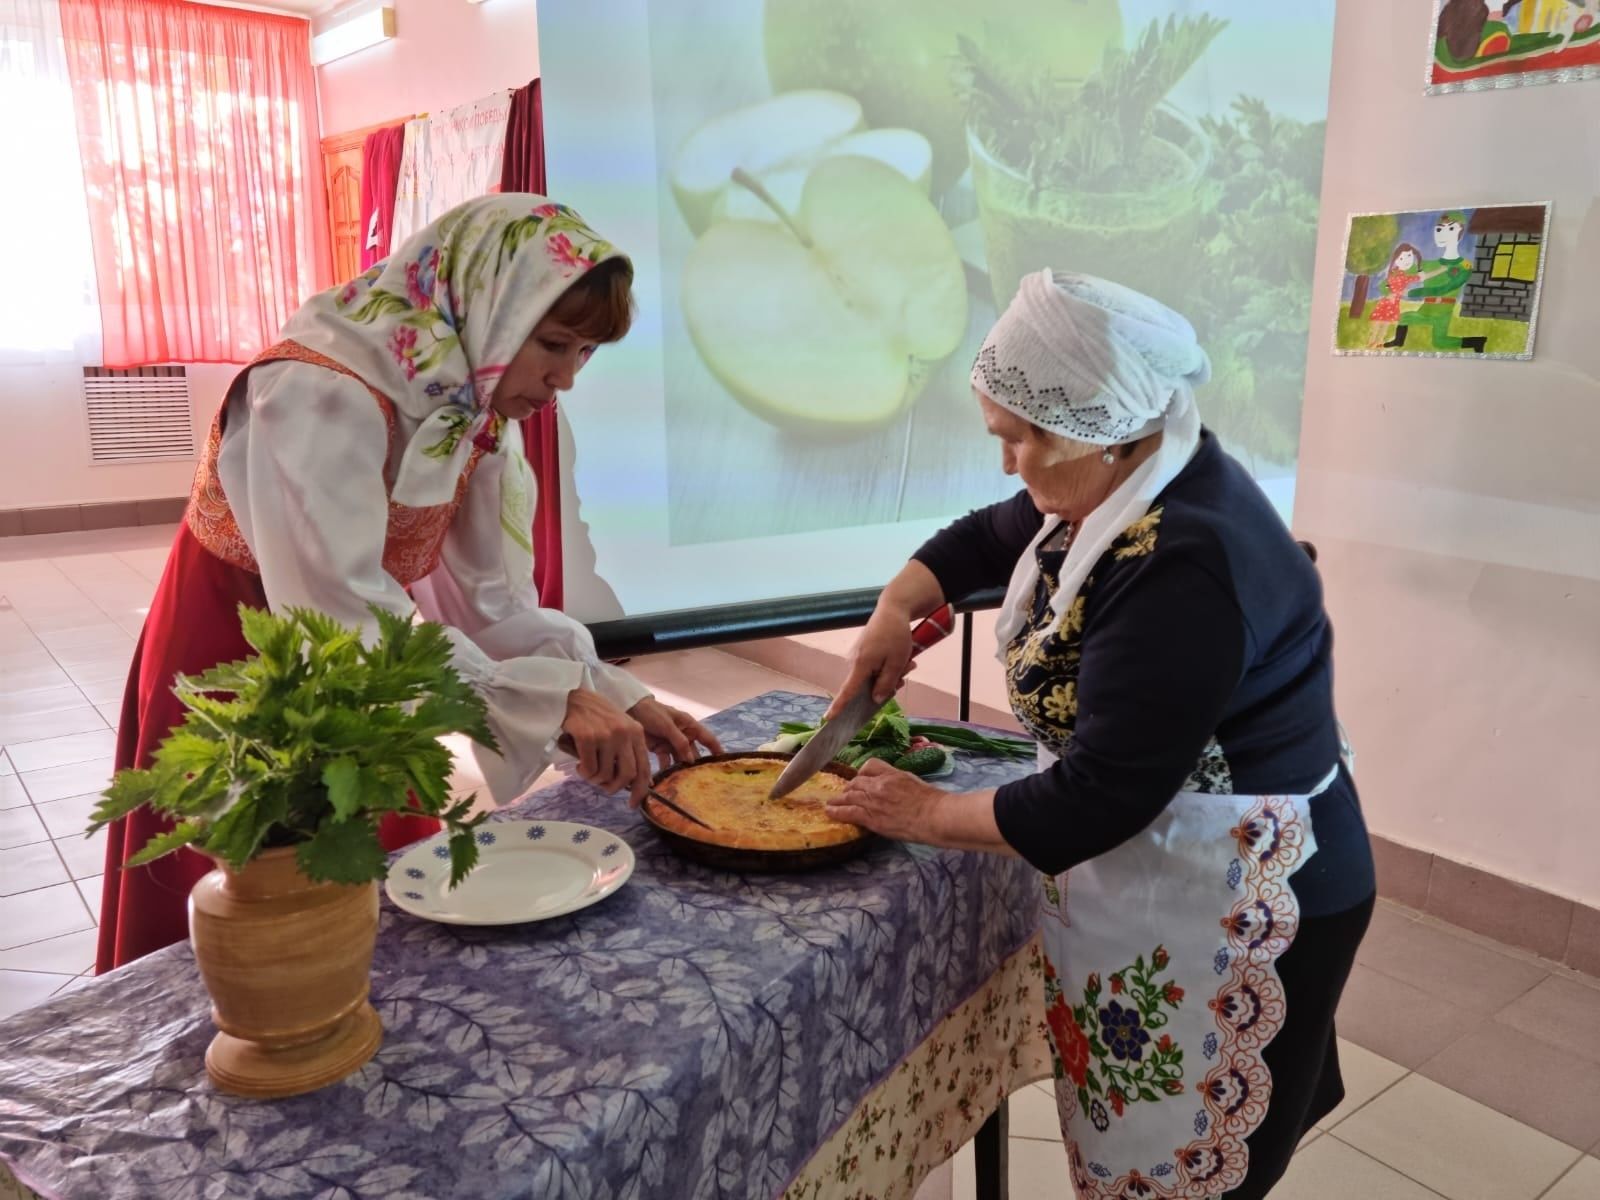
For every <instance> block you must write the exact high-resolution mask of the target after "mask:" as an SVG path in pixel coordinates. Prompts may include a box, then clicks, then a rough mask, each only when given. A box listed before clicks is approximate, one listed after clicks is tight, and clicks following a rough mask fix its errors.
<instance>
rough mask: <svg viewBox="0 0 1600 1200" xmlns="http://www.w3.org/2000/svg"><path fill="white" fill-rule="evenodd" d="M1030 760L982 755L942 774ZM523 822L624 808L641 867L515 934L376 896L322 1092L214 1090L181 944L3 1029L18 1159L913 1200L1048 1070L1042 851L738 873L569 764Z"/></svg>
mask: <svg viewBox="0 0 1600 1200" xmlns="http://www.w3.org/2000/svg"><path fill="white" fill-rule="evenodd" d="M823 703H824V702H823V701H821V700H820V699H818V698H815V697H803V696H797V695H792V694H788V693H782V692H774V693H768V694H766V695H763V696H759V697H756V698H755V699H753V700H750V701H747V702H745V703H743V704H740V705H738V706H736V707H735V708H733V709H730V710H728V711H727V712H725V713H722V714H719V715H718V716H717V717H714V718H712V719H711V721H710V722H709V723H710V724H711V726H712V728H713V729H715V730H716V731H717V733H718V735H719V736H720V737H722V738H723V739H724V741H725V742H726V743H727V745H728V746H729V748H730V749H734V748H744V749H748V748H751V747H754V746H755V745H757V744H759V743H760V742H761V741H764V740H766V739H768V738H769V737H771V736H772V733H773V731H774V730H775V729H776V727H777V725H778V723H779V722H780V721H784V720H795V719H814V718H816V717H817V716H819V715H820V713H821V711H822V706H823ZM1028 769H1029V768H1028V767H1027V765H1026V764H1016V763H1001V762H997V761H994V760H987V759H975V758H967V757H963V759H962V760H961V761H960V763H959V765H958V767H957V770H956V774H955V775H954V776H953V777H952V778H951V779H949V780H946V781H944V782H945V785H946V786H948V787H951V788H952V789H955V790H970V789H975V788H981V787H992V786H995V785H997V784H999V783H1003V782H1005V781H1006V780H1008V779H1012V778H1015V777H1017V776H1019V775H1021V774H1023V773H1024V772H1025V771H1026V770H1028ZM503 815H505V816H509V817H517V818H521V819H539V818H544V819H548V820H582V821H587V822H589V823H591V824H600V825H603V826H605V827H607V828H609V829H612V830H614V831H615V832H617V833H619V834H620V835H622V836H623V837H624V838H626V839H627V841H628V842H629V843H630V844H631V845H632V846H633V847H634V849H635V851H636V853H637V856H638V867H637V870H636V872H635V874H634V877H633V879H632V880H631V881H630V882H629V884H628V885H627V886H626V887H624V888H623V889H622V890H621V891H620V892H618V893H617V894H616V895H614V896H612V897H610V898H609V899H607V900H606V901H604V902H603V903H601V904H598V905H596V906H594V907H592V908H589V909H586V910H584V911H582V912H579V913H575V914H573V915H571V916H570V917H565V918H560V919H557V920H553V921H549V922H543V923H536V924H531V925H522V926H510V927H502V928H499V929H474V928H466V927H456V926H445V925H437V924H432V923H428V922H423V921H418V920H415V919H413V918H410V917H408V916H406V915H405V914H402V913H400V912H398V911H397V910H395V909H393V908H392V907H391V906H390V905H389V904H388V902H387V901H385V902H384V908H383V913H382V918H381V925H380V931H379V939H378V948H377V955H376V958H375V961H374V966H373V1001H374V1004H375V1006H376V1007H377V1009H378V1011H379V1013H380V1015H381V1016H382V1018H383V1022H384V1026H385V1037H384V1043H383V1046H382V1048H381V1049H380V1051H379V1053H378V1055H377V1057H376V1058H375V1059H374V1060H373V1061H372V1062H370V1063H369V1064H367V1066H365V1067H364V1068H362V1069H361V1070H360V1071H358V1072H357V1073H356V1074H354V1075H352V1076H351V1077H349V1078H348V1079H346V1080H345V1081H343V1082H342V1083H340V1084H336V1085H334V1086H332V1087H329V1088H326V1089H324V1090H322V1091H320V1092H317V1093H314V1094H312V1095H309V1096H301V1097H296V1098H293V1099H290V1100H284V1101H277V1102H272V1103H261V1102H255V1101H247V1100H242V1099H238V1098H235V1097H230V1096H224V1095H221V1094H219V1093H217V1092H215V1091H214V1090H212V1088H211V1087H210V1086H209V1084H208V1083H207V1081H206V1077H205V1073H204V1067H203V1055H204V1052H205V1047H206V1044H207V1042H208V1041H209V1040H210V1038H211V1034H212V1028H211V1023H210V1020H209V1014H208V1001H207V998H206V994H205V991H204V989H203V987H202V986H201V984H200V981H199V977H198V974H197V972H196V970H195V966H194V960H193V957H192V955H191V952H190V950H189V947H188V946H187V945H179V946H172V947H169V948H167V949H166V950H163V951H161V952H160V953H158V954H155V955H151V956H149V957H148V958H146V959H143V960H141V961H139V962H137V963H132V964H130V965H129V966H127V967H125V968H123V969H122V970H119V971H115V972H113V973H111V974H109V975H106V976H104V977H102V978H100V979H97V980H95V981H94V982H93V983H91V984H90V985H88V986H86V987H83V988H80V989H78V990H76V991H74V992H71V993H68V994H66V995H64V996H62V997H60V998H58V999H56V1000H53V1001H51V1002H49V1003H47V1004H44V1005H41V1006H39V1007H37V1008H33V1009H29V1010H27V1011H25V1012H22V1013H19V1014H17V1015H16V1016H14V1017H12V1018H11V1019H9V1020H7V1021H5V1022H0V1164H3V1165H8V1166H9V1167H10V1169H11V1172H12V1173H13V1175H14V1180H15V1181H20V1182H21V1184H23V1185H26V1187H27V1188H29V1189H31V1190H32V1191H33V1192H34V1193H36V1194H38V1195H41V1196H46V1197H50V1198H51V1200H56V1198H60V1200H78V1198H80V1197H81V1198H84V1200H88V1198H91V1197H92V1198H94V1200H101V1198H103V1197H113V1196H115V1197H124V1196H160V1197H162V1198H163V1200H187V1198H190V1197H194V1198H199V1197H206V1198H208V1200H210V1198H218V1197H235V1196H237V1197H246V1196H248V1197H257V1196H261V1197H272V1196H284V1197H290V1196H292V1197H300V1196H325V1197H329V1198H330V1200H378V1198H382V1200H421V1198H423V1197H428V1198H440V1197H472V1198H474V1200H490V1198H494V1197H507V1198H509V1197H538V1198H540V1200H559V1198H570V1200H609V1198H616V1200H624V1198H634V1197H637V1198H648V1197H663V1196H670V1197H678V1196H682V1197H695V1198H699V1197H707V1198H723V1197H729V1198H731V1197H762V1198H763V1200H765V1198H768V1197H773V1196H780V1195H783V1196H790V1197H796V1198H798V1197H800V1196H806V1197H828V1198H830V1200H831V1198H832V1197H836V1196H851V1195H861V1196H866V1195H874V1196H878V1195H884V1196H888V1195H895V1196H910V1195H911V1194H912V1192H914V1190H915V1188H916V1185H917V1183H918V1182H920V1180H921V1179H922V1177H923V1176H924V1175H925V1174H926V1172H927V1171H928V1170H931V1169H932V1167H933V1166H935V1165H937V1163H939V1162H940V1161H942V1160H943V1159H944V1158H945V1157H947V1156H948V1154H949V1153H951V1152H953V1150H954V1149H955V1148H956V1147H957V1146H959V1145H960V1144H961V1142H962V1141H965V1140H966V1137H968V1136H970V1135H971V1132H972V1131H973V1130H975V1129H976V1128H977V1127H978V1125H979V1124H981V1123H982V1121H983V1120H984V1119H985V1117H987V1116H988V1115H989V1113H990V1112H992V1111H993V1110H994V1109H995V1108H996V1107H998V1106H999V1104H1000V1103H1001V1101H1002V1100H1003V1098H1004V1097H1005V1095H1006V1094H1008V1093H1009V1092H1010V1091H1011V1090H1013V1089H1014V1088H1016V1087H1020V1086H1022V1085H1023V1084H1025V1083H1027V1082H1029V1081H1030V1080H1031V1079H1035V1078H1039V1077H1041V1076H1042V1075H1043V1074H1045V1073H1046V1072H1047V1070H1048V1067H1047V1063H1048V1059H1047V1058H1046V1057H1045V1056H1044V1052H1043V1051H1042V1049H1041V1047H1042V1045H1043V1039H1042V1033H1041V1026H1042V1021H1041V1018H1042V1015H1043V1008H1042V1003H1041V1002H1040V1000H1039V991H1038V988H1037V975H1038V969H1039V967H1038V962H1037V942H1036V939H1035V938H1034V934H1035V931H1036V928H1037V923H1038V905H1037V894H1038V886H1037V875H1036V874H1035V873H1034V872H1033V871H1032V870H1031V869H1030V868H1029V867H1027V866H1026V865H1025V864H1024V863H1022V862H1020V861H1018V860H1007V859H1001V858H998V857H994V856H985V855H978V854H969V853H963V852H955V851H942V850H933V849H930V848H927V847H919V846H901V845H886V846H884V847H881V848H879V849H876V850H874V851H873V852H872V853H871V854H869V855H868V856H866V857H864V858H862V859H859V860H857V861H855V862H853V863H850V864H846V865H844V866H841V867H837V868H831V869H828V870H826V871H823V872H818V873H814V874H810V875H800V876H766V877H762V876H738V875H731V874H726V873H720V872H715V871H711V870H708V869H705V868H701V867H697V866H694V865H691V864H688V863H685V862H683V861H682V860H680V859H678V858H676V857H675V856H673V855H671V854H670V852H668V851H667V850H666V848H665V847H664V846H663V845H662V844H661V843H660V842H659V841H657V840H656V839H655V837H654V836H653V834H652V833H651V832H650V831H649V829H648V827H646V826H645V825H644V824H643V822H642V821H641V820H640V819H639V818H638V817H637V816H636V815H635V814H633V813H631V812H629V811H628V810H626V809H624V808H622V807H620V806H618V804H617V803H616V801H614V800H611V799H608V798H605V797H601V796H599V795H598V794H597V793H596V792H595V791H594V789H592V788H590V787H589V786H588V785H587V784H584V783H582V782H581V781H577V780H572V781H568V782H565V783H562V784H560V785H557V786H556V787H553V788H550V789H548V790H545V791H542V792H539V793H536V794H535V795H533V796H532V797H530V798H529V799H527V800H526V801H525V802H523V803H522V804H520V805H518V806H515V807H513V808H510V809H507V810H504V811H503ZM946 1143H949V1144H948V1145H947V1144H946ZM852 1160H854V1161H852ZM4 1180H5V1171H4V1170H3V1169H0V1195H4V1194H5V1186H6V1184H5V1182H4ZM23 1194H24V1195H26V1194H27V1193H26V1192H24V1193H23Z"/></svg>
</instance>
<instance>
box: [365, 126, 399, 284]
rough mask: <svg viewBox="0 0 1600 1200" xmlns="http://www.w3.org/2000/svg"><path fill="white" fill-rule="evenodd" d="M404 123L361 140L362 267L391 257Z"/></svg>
mask: <svg viewBox="0 0 1600 1200" xmlns="http://www.w3.org/2000/svg"><path fill="white" fill-rule="evenodd" d="M405 145H406V127H405V125H403V124H401V125H391V126H389V128H387V129H380V130H378V132H377V133H372V134H368V135H367V139H366V140H365V141H364V142H362V143H361V269H362V270H363V271H365V270H366V269H367V268H368V267H370V266H371V265H372V264H373V263H375V262H377V261H378V260H379V259H383V258H388V257H389V250H390V248H391V247H390V245H389V234H390V231H391V230H392V229H393V221H394V194H395V188H396V186H397V185H398V184H399V181H400V155H401V152H402V151H403V150H404V149H405Z"/></svg>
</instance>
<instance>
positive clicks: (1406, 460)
mask: <svg viewBox="0 0 1600 1200" xmlns="http://www.w3.org/2000/svg"><path fill="white" fill-rule="evenodd" d="M1431 7H1432V6H1431V4H1430V3H1429V0H1404V2H1403V3H1398V4H1371V3H1344V4H1341V5H1340V6H1339V10H1338V24H1337V28H1336V41H1335V52H1334V73H1333V96H1332V104H1331V111H1332V113H1333V119H1332V120H1331V121H1330V123H1329V129H1328V150H1327V171H1326V173H1325V176H1324V185H1323V194H1322V203H1323V223H1322V229H1321V235H1320V238H1319V244H1318V259H1317V281H1318V293H1317V301H1316V305H1315V308H1314V310H1313V329H1314V330H1315V331H1316V333H1315V334H1314V337H1313V345H1312V348H1311V358H1310V363H1309V369H1308V371H1307V373H1306V406H1305V426H1304V434H1303V440H1302V445H1301V470H1300V496H1299V500H1298V505H1297V511H1296V524H1297V525H1298V526H1299V530H1300V532H1301V534H1302V535H1303V536H1305V537H1308V538H1309V539H1311V540H1312V541H1314V542H1316V543H1317V545H1318V546H1319V547H1320V548H1321V550H1322V552H1323V558H1322V564H1323V574H1324V577H1325V579H1326V581H1327V587H1328V605H1329V609H1330V611H1331V612H1332V614H1333V618H1334V622H1335V626H1336V628H1337V630H1338V637H1339V642H1338V654H1337V658H1336V662H1337V668H1338V696H1339V706H1340V709H1341V712H1342V715H1343V717H1344V720H1345V722H1346V724H1347V725H1348V726H1349V728H1350V733H1351V736H1352V738H1353V739H1354V740H1355V743H1356V749H1357V752H1358V755H1359V760H1360V761H1359V766H1358V775H1359V778H1360V781H1361V789H1362V797H1363V801H1364V803H1365V805H1366V810H1367V814H1368V819H1369V821H1370V823H1371V825H1372V828H1373V830H1374V832H1376V833H1380V834H1384V835H1386V836H1388V837H1391V838H1393V839H1395V840H1397V841H1401V842H1405V843H1408V844H1410V845H1413V846H1418V847H1421V848H1423V849H1426V850H1431V851H1434V852H1437V853H1439V854H1443V855H1445V856H1446V857H1449V858H1453V859H1456V860H1459V861H1462V862H1466V863H1469V864H1471V865H1474V866H1478V867H1482V868H1484V869H1486V870H1489V871H1492V872H1494V873H1496V874H1499V875H1504V876H1508V877H1510V878H1513V879H1517V880H1520V881H1522V882H1525V883H1530V884H1534V885H1536V886H1538V887H1541V888H1544V889H1546V890H1548V891H1553V892H1556V893H1559V894H1561V895H1564V896H1568V897H1571V898H1573V899H1576V900H1581V901H1584V902H1585V903H1589V904H1595V903H1597V902H1600V867H1597V865H1596V864H1597V862H1600V736H1596V725H1597V723H1600V334H1597V331H1596V328H1595V319H1596V316H1597V314H1600V308H1597V305H1596V302H1595V285H1594V279H1595V278H1596V277H1597V276H1600V206H1597V204H1596V194H1597V193H1600V83H1580V84H1565V85H1560V86H1552V87H1533V88H1519V89H1515V90H1510V91H1504V92H1497V93H1477V94H1470V95H1452V96H1437V97H1428V96H1423V95H1422V94H1421V89H1420V82H1421V78H1422V69H1423V67H1422V64H1423V60H1424V56H1425V47H1426V41H1427V25H1428V19H1429V14H1430V11H1431ZM1540 200H1549V201H1553V202H1554V206H1555V207H1554V210H1553V214H1552V220H1551V239H1550V244H1549V251H1548V260H1547V264H1548V265H1547V268H1546V274H1545V282H1544V292H1543V307H1542V312H1541V315H1540V322H1539V327H1538V342H1537V344H1536V346H1535V348H1534V353H1535V358H1534V361H1532V362H1530V363H1514V362H1461V361H1434V360H1430V359H1391V360H1373V359H1358V358H1334V357H1333V356H1332V355H1331V354H1330V353H1329V352H1328V346H1329V344H1330V341H1331V331H1332V328H1333V322H1334V319H1335V310H1336V296H1337V293H1338V288H1339V282H1340V277H1341V273H1342V265H1343V264H1342V261H1341V258H1342V239H1343V229H1342V227H1341V226H1342V219H1343V216H1344V214H1347V213H1350V212H1369V211H1374V210H1383V209H1415V208H1428V207H1440V208H1443V207H1447V206H1456V205H1464V204H1468V205H1470V204H1482V203H1497V202H1516V201H1540Z"/></svg>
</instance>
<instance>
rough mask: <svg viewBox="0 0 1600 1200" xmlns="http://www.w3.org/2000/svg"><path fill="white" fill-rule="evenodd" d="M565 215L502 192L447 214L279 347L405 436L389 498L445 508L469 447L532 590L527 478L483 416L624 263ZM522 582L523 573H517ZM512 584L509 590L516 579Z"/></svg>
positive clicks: (327, 302)
mask: <svg viewBox="0 0 1600 1200" xmlns="http://www.w3.org/2000/svg"><path fill="white" fill-rule="evenodd" d="M620 254H621V251H619V250H618V249H617V248H616V247H615V246H613V245H612V244H611V243H610V242H607V241H604V240H602V239H601V238H600V237H599V236H598V235H597V234H595V232H594V231H593V230H591V229H590V228H589V227H588V226H587V225H586V224H584V221H583V218H582V217H580V216H579V215H578V214H577V213H576V212H574V211H573V210H572V209H570V208H568V207H566V205H563V204H555V203H552V202H551V201H549V200H546V199H545V198H544V197H543V196H534V195H528V194H523V193H514V192H507V193H503V194H500V195H495V196H485V197H483V198H482V199H479V200H470V201H468V202H467V203H465V204H463V205H460V206H459V207H457V208H453V209H451V210H450V211H449V212H447V213H446V214H445V215H444V216H442V217H440V218H439V219H438V220H437V221H434V222H432V223H430V224H428V225H426V226H424V227H423V228H422V229H419V230H418V231H417V232H416V233H414V234H413V235H412V236H411V237H409V238H407V239H406V241H405V242H404V244H402V245H401V246H400V247H399V248H398V249H397V250H395V251H394V252H393V253H392V254H390V255H389V257H388V258H386V259H384V260H382V261H381V262H378V263H375V264H374V265H373V266H372V267H370V268H369V269H367V270H366V271H364V272H363V273H362V274H360V275H358V276H357V277H356V278H355V279H353V280H351V281H350V282H349V283H347V284H345V285H344V286H343V287H339V288H334V289H332V290H331V291H327V292H323V293H321V294H319V295H317V296H313V297H312V298H311V299H310V300H308V301H307V302H306V303H305V305H304V306H303V307H302V308H301V309H300V311H299V312H297V313H296V314H295V315H294V316H293V317H292V318H290V320H289V323H288V324H287V325H286V326H284V329H283V337H285V338H290V339H293V340H294V341H297V342H300V343H301V344H302V345H305V346H307V347H308V348H310V349H312V350H317V351H320V352H321V353H323V354H325V355H327V356H328V357H329V358H331V359H333V360H334V361H335V362H338V363H340V364H342V365H344V366H346V367H349V368H350V370H352V371H354V372H355V373H356V374H357V375H359V376H360V377H361V378H362V379H363V380H364V381H365V382H366V383H367V384H369V385H370V386H372V387H374V388H376V389H377V390H378V391H380V392H382V393H383V394H384V395H386V396H388V397H389V399H390V400H391V401H392V402H393V403H394V406H395V408H396V410H397V411H398V413H399V414H400V415H401V418H402V428H403V429H404V428H409V427H411V426H415V432H414V433H412V434H411V435H410V437H409V440H408V442H407V444H406V448H405V451H404V454H403V455H402V457H401V459H400V464H399V469H398V471H397V473H396V476H395V481H394V489H393V492H392V497H393V499H394V500H395V501H396V502H398V503H400V504H405V505H408V506H411V507H427V506H431V505H435V504H446V503H448V502H449V501H450V500H451V498H452V497H453V496H454V495H455V490H456V485H457V482H458V481H459V480H460V478H461V473H462V471H463V470H464V469H465V468H466V464H467V459H468V458H469V457H470V455H471V453H472V448H473V446H474V445H481V446H483V447H485V448H487V449H490V450H491V451H492V453H491V454H488V455H485V457H484V460H483V462H482V463H480V465H479V468H478V469H479V471H480V472H481V471H484V470H486V469H487V470H489V471H495V470H496V469H497V468H498V473H499V475H500V508H501V525H502V527H503V529H504V533H505V538H506V546H505V548H506V552H507V553H506V558H507V572H508V574H510V575H513V576H517V575H525V576H526V577H527V578H528V579H531V577H532V560H533V546H532V542H531V540H530V539H531V530H532V525H533V486H532V472H531V471H530V470H529V469H528V463H527V459H526V457H525V456H524V454H523V451H522V439H521V438H520V437H519V436H517V434H516V431H515V430H514V429H513V430H511V431H510V434H511V436H505V434H506V433H507V430H506V429H505V426H506V422H505V420H504V419H503V418H501V417H500V416H498V415H497V414H496V413H495V412H494V410H493V409H492V408H490V406H489V401H490V398H491V397H492V396H493V395H494V389H495V386H496V384H497V383H498V382H499V380H500V376H501V375H503V374H504V373H505V370H506V367H507V365H508V364H509V363H510V362H511V360H512V358H513V357H514V356H515V355H516V353H517V351H518V350H520V349H521V348H522V345H523V343H524V342H526V341H527V340H528V336H529V334H531V333H532V332H533V328H534V326H535V325H537V324H538V323H539V321H540V319H541V318H542V317H543V316H544V315H545V313H547V312H548V311H549V310H550V308H551V307H552V306H553V305H554V304H555V302H556V301H557V300H558V299H559V298H560V297H561V294H562V293H563V292H565V291H566V290H567V288H569V287H571V286H572V284H573V283H575V282H576V281H577V280H578V279H579V277H581V276H582V275H583V274H584V272H586V271H588V270H589V269H590V268H592V267H594V266H595V265H597V264H598V263H602V262H605V261H606V260H607V259H610V258H615V257H618V256H620ZM524 566H526V567H527V570H526V571H525V572H524V571H523V567H524ZM514 582H515V580H514Z"/></svg>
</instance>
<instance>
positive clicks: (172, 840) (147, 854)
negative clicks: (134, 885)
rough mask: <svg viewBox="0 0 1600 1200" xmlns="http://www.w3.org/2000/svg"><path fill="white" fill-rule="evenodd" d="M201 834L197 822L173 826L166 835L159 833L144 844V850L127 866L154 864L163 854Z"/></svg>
mask: <svg viewBox="0 0 1600 1200" xmlns="http://www.w3.org/2000/svg"><path fill="white" fill-rule="evenodd" d="M200 832H201V825H200V822H198V821H184V822H182V823H180V824H178V825H174V826H173V827H172V828H171V829H170V830H168V831H167V832H166V833H159V834H157V835H156V836H155V837H153V838H151V839H150V840H149V841H148V842H146V843H145V844H144V848H143V849H142V850H140V851H139V853H137V854H135V855H134V856H133V857H132V858H130V859H129V860H128V862H127V865H128V866H130V867H142V866H144V864H145V863H147V862H154V861H155V860H156V859H158V858H160V857H161V856H162V855H163V854H170V853H172V851H174V850H177V849H179V848H181V847H183V846H187V845H189V844H191V843H192V842H193V841H194V840H195V838H196V837H198V836H199V834H200Z"/></svg>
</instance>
